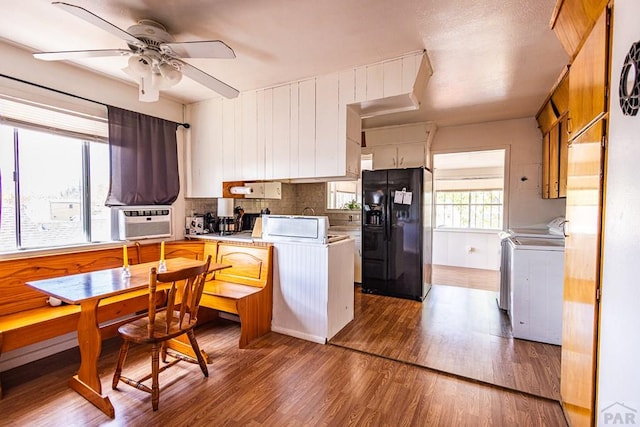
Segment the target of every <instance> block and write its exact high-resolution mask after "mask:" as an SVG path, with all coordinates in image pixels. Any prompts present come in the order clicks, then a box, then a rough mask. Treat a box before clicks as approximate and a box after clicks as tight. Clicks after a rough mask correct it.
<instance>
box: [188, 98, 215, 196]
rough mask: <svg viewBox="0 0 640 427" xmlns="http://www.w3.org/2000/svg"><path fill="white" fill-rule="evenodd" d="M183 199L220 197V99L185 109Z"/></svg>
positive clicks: (192, 105)
mask: <svg viewBox="0 0 640 427" xmlns="http://www.w3.org/2000/svg"><path fill="white" fill-rule="evenodd" d="M186 118H187V121H188V123H190V124H191V127H190V128H189V130H188V133H187V135H188V142H187V152H188V155H187V157H188V158H189V159H190V162H189V163H188V164H187V168H186V169H187V191H186V194H187V197H221V196H222V181H223V176H222V163H223V161H222V154H221V153H222V98H216V99H210V100H207V101H202V102H199V103H197V104H191V105H188V106H187V108H186Z"/></svg>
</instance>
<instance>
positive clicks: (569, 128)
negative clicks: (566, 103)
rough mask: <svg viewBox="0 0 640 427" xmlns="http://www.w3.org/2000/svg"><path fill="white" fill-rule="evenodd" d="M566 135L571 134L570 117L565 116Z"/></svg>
mask: <svg viewBox="0 0 640 427" xmlns="http://www.w3.org/2000/svg"><path fill="white" fill-rule="evenodd" d="M567 135H571V117H567Z"/></svg>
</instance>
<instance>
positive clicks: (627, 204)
mask: <svg viewBox="0 0 640 427" xmlns="http://www.w3.org/2000/svg"><path fill="white" fill-rule="evenodd" d="M638 16H640V3H639V2H638V1H637V0H616V2H615V7H614V19H613V22H614V29H613V54H612V65H611V91H610V93H611V95H612V96H611V105H610V123H609V144H608V147H607V156H608V158H607V165H606V190H605V194H606V201H605V220H604V253H603V264H602V299H601V306H600V340H599V358H598V360H599V363H598V365H599V366H598V390H597V393H598V405H597V408H598V409H597V415H598V418H599V425H605V424H606V422H605V421H607V420H606V419H605V416H607V414H608V416H609V417H610V418H609V420H608V421H609V423H608V424H613V421H614V418H611V417H615V416H616V415H618V414H620V415H622V416H624V415H625V413H630V414H631V415H633V416H635V422H636V423H637V424H640V366H639V365H638V354H640V332H639V331H638V328H639V327H640V283H639V282H638V278H639V277H640V263H639V262H638V259H639V257H640V224H638V222H639V219H640V191H638V182H639V180H640V169H639V168H638V160H640V143H639V140H640V137H639V136H640V115H637V116H624V115H623V114H622V113H621V111H620V107H619V95H618V85H619V81H620V71H621V68H622V64H623V63H624V59H625V56H626V55H627V52H628V51H629V48H630V47H631V45H632V44H633V43H635V42H636V41H638V40H640V27H638ZM632 73H633V71H632ZM616 403H617V404H618V405H616ZM620 404H622V405H625V406H626V407H627V408H631V410H629V409H626V408H624V407H623V406H620ZM611 405H614V406H613V407H612V406H611ZM633 411H637V412H635V413H634V412H633ZM619 424H621V423H619Z"/></svg>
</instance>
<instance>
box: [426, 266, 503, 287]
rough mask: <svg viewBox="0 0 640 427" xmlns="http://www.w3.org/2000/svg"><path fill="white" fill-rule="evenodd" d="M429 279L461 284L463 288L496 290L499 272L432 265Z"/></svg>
mask: <svg viewBox="0 0 640 427" xmlns="http://www.w3.org/2000/svg"><path fill="white" fill-rule="evenodd" d="M431 281H432V282H433V283H436V284H439V285H449V286H461V287H463V288H471V289H483V290H485V291H495V292H497V291H498V287H499V286H500V272H499V271H496V270H484V269H480V268H464V267H452V266H450V265H434V266H433V271H432V277H431Z"/></svg>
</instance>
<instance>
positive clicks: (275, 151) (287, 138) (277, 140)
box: [265, 85, 291, 179]
mask: <svg viewBox="0 0 640 427" xmlns="http://www.w3.org/2000/svg"><path fill="white" fill-rule="evenodd" d="M290 142H291V88H290V85H285V86H279V87H276V88H274V89H273V142H272V145H271V153H269V154H270V156H269V159H270V161H271V167H270V168H269V169H268V170H267V172H268V173H267V175H266V176H265V178H266V179H286V178H289V177H291V169H290V164H291V158H290V155H291V150H290V147H289V144H290Z"/></svg>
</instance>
